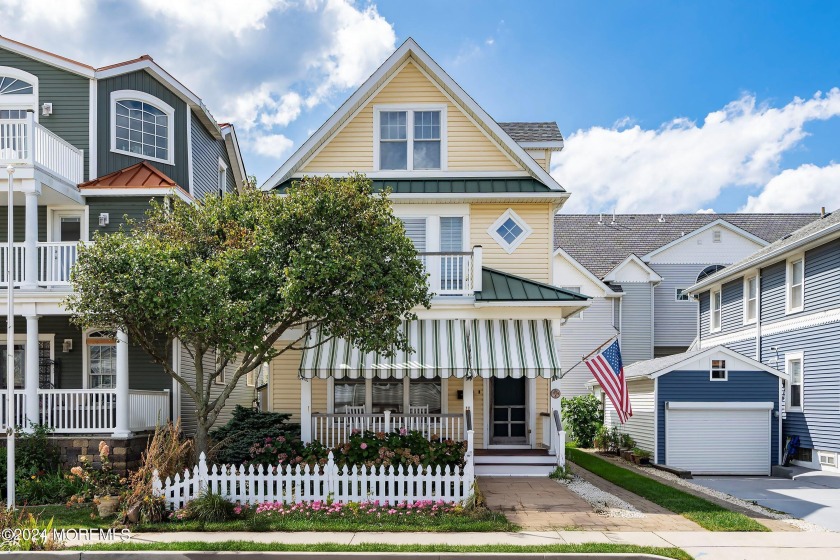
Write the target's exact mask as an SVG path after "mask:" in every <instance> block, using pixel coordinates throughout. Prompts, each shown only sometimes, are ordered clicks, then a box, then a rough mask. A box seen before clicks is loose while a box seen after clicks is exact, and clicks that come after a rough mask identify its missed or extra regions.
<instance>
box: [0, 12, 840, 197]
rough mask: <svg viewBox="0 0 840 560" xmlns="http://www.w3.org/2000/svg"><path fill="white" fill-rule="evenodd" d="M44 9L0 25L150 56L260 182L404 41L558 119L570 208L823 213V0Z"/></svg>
mask: <svg viewBox="0 0 840 560" xmlns="http://www.w3.org/2000/svg"><path fill="white" fill-rule="evenodd" d="M48 4H49V8H50V9H45V8H46V6H45V5H44V2H42V1H41V0H29V1H26V0H8V1H7V2H4V3H3V6H2V7H0V22H2V23H0V33H2V34H3V35H5V36H8V37H11V38H15V39H19V40H23V41H26V42H29V43H32V44H34V45H36V46H40V47H42V48H46V49H49V50H54V51H56V52H59V53H62V54H67V55H69V56H73V57H76V58H78V59H80V60H83V61H85V62H89V63H91V64H94V65H104V64H108V63H112V62H115V61H117V60H121V59H124V58H131V57H134V56H137V55H138V54H141V53H149V54H151V55H152V56H153V57H154V58H155V59H156V60H157V61H158V62H159V63H161V64H162V65H163V66H164V67H166V68H167V69H169V70H170V71H171V72H172V73H173V74H174V75H176V76H178V77H179V78H181V79H182V80H183V81H184V82H185V83H186V84H187V85H188V86H189V87H191V88H192V89H194V90H195V91H196V92H197V93H198V95H200V96H201V97H202V98H203V99H204V100H205V102H206V103H207V104H208V106H209V107H210V108H211V110H212V111H213V113H214V115H215V116H216V117H218V118H219V119H220V120H222V119H224V120H232V121H233V122H234V123H235V124H236V125H237V129H238V131H239V135H240V139H241V140H242V144H243V148H244V150H243V151H244V153H245V159H246V165H247V167H248V171H249V173H253V174H255V175H257V177H258V179H259V180H260V181H262V180H265V179H266V178H268V176H269V175H270V174H271V173H272V172H273V171H274V170H275V169H276V168H277V167H279V165H280V164H281V163H282V162H283V161H284V160H285V159H286V157H288V156H289V155H290V154H291V152H292V151H293V150H294V149H295V147H297V146H299V145H300V143H301V142H303V141H304V140H305V138H306V137H307V135H308V134H309V133H311V132H312V131H313V130H314V129H316V128H317V127H318V126H319V125H320V124H321V123H322V122H323V121H324V120H325V119H326V118H327V117H328V116H329V115H330V114H331V112H332V111H334V110H335V108H336V107H338V105H340V104H341V102H342V101H343V100H344V99H346V97H347V96H348V95H350V93H352V91H353V89H355V87H356V86H358V85H359V84H360V83H361V82H362V81H363V80H364V79H365V78H366V77H367V76H368V75H369V74H370V72H372V71H373V70H374V69H375V68H376V66H377V65H378V64H379V63H380V62H381V61H382V60H384V59H385V58H386V57H387V55H388V54H390V52H391V51H392V50H393V49H394V48H395V47H396V46H398V45H399V44H400V43H401V42H402V41H403V40H404V39H405V38H407V37H409V36H411V37H414V38H415V39H416V40H417V41H418V42H419V43H420V45H421V46H422V47H423V48H424V49H425V50H427V51H428V52H429V54H431V55H432V57H434V58H435V59H436V60H437V61H438V62H439V63H440V64H441V65H442V66H443V67H444V69H445V70H446V71H447V72H449V73H450V75H452V77H453V78H455V80H456V81H458V82H459V83H460V84H461V85H462V86H463V87H464V89H465V90H466V91H467V92H468V93H470V94H471V95H472V96H473V97H474V98H475V99H476V100H477V101H478V102H479V103H480V104H481V105H482V106H483V107H484V108H485V109H486V110H487V111H488V112H489V113H490V114H491V115H492V116H493V117H494V118H496V119H497V120H500V121H504V120H555V121H557V123H558V124H559V125H560V129H561V130H562V131H563V133H564V135H565V136H566V137H567V147H566V149H565V150H564V151H563V152H562V153H561V154H559V155H558V156H555V161H554V163H553V167H552V173H553V175H554V176H555V178H557V179H558V181H559V182H560V183H561V184H563V185H564V187H566V188H567V189H568V190H570V191H571V192H572V193H573V196H572V198H571V200H570V202H569V203H568V210H569V211H578V212H583V211H588V212H598V211H611V210H612V209H618V211H620V212H621V211H645V212H668V211H676V210H679V211H686V212H693V211H698V210H708V209H714V210H716V211H736V210H739V209H745V210H749V211H796V210H808V211H815V210H817V209H818V208H819V206H821V205H825V206H827V207H829V208H830V209H831V208H835V207H840V155H839V154H838V146H840V90H834V91H833V90H832V88H838V87H840V41H837V39H836V33H837V32H836V30H837V29H838V28H840V4H839V3H836V2H823V3H818V2H796V3H791V2H762V3H760V4H756V3H750V2H694V3H689V2H607V3H593V2H587V3H584V2H574V3H571V2H554V1H546V2H528V1H517V2H488V1H464V0H460V1H452V0H448V1H424V2H408V1H404V0H381V1H379V2H375V3H362V2H355V3H354V2H349V1H344V0H323V1H317V0H312V1H309V2H302V3H299V2H294V1H291V2H280V1H279V0H250V1H249V2H247V3H244V4H241V3H235V2H230V1H229V0H206V1H199V0H181V1H178V0H139V1H138V2H136V3H133V4H126V3H120V2H115V1H111V2H97V1H95V0H80V1H79V2H72V3H67V2H65V3H55V2H48ZM45 13H47V14H50V15H49V16H44V14H45ZM138 28H144V29H149V31H148V32H147V33H136V30H137V29H138ZM815 96H817V97H815ZM796 99H799V101H795V100H796Z"/></svg>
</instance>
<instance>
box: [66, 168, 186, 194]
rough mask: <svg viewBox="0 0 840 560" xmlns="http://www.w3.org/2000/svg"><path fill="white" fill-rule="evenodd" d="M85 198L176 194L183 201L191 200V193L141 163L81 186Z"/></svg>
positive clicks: (166, 176)
mask: <svg viewBox="0 0 840 560" xmlns="http://www.w3.org/2000/svg"><path fill="white" fill-rule="evenodd" d="M79 189H80V190H81V191H82V194H84V195H85V196H90V195H92V194H108V195H119V194H122V195H129V196H133V195H139V194H150V195H153V196H154V195H166V194H168V193H169V192H173V191H174V192H176V193H177V194H178V195H179V196H180V197H181V198H183V199H191V197H190V195H189V193H188V192H187V191H186V190H184V189H183V188H182V187H181V186H180V185H178V183H176V182H175V181H174V180H173V179H171V178H170V177H169V176H168V175H167V174H166V173H164V172H163V171H161V170H160V169H158V168H156V167H155V166H153V165H151V164H150V163H148V162H145V161H141V162H140V163H135V164H134V165H132V166H129V167H125V168H123V169H120V170H118V171H114V172H113V173H108V174H107V175H103V176H102V177H98V178H96V179H93V180H91V181H87V182H85V183H82V184H80V185H79Z"/></svg>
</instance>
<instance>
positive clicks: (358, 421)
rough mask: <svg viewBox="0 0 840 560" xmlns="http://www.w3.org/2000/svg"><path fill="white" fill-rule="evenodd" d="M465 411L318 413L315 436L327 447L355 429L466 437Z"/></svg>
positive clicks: (440, 436) (314, 424)
mask: <svg viewBox="0 0 840 560" xmlns="http://www.w3.org/2000/svg"><path fill="white" fill-rule="evenodd" d="M463 421H464V415H463V414H392V413H390V412H385V413H382V414H319V413H315V414H313V415H312V439H313V440H315V441H320V442H321V443H323V444H324V445H326V446H327V447H335V446H337V445H341V444H343V443H346V442H347V441H349V438H350V435H351V434H352V433H353V432H354V431H366V430H370V431H372V432H384V433H389V432H395V431H400V430H406V431H419V432H420V433H422V434H423V436H424V437H425V438H426V439H429V440H431V439H432V438H440V439H452V440H456V441H459V440H463V439H464V431H463Z"/></svg>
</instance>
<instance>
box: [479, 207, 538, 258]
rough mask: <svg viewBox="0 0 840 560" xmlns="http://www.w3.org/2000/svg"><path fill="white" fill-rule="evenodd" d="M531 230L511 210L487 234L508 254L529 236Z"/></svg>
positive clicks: (500, 217)
mask: <svg viewBox="0 0 840 560" xmlns="http://www.w3.org/2000/svg"><path fill="white" fill-rule="evenodd" d="M531 232H532V229H531V228H530V227H529V226H528V224H526V223H525V221H524V220H523V219H522V218H520V217H519V216H518V215H517V214H516V212H514V211H513V210H511V209H508V210H507V211H505V213H504V214H502V215H501V216H499V218H498V219H497V220H496V221H495V222H494V223H493V225H491V226H490V228H488V230H487V233H489V234H490V237H492V238H493V239H495V240H496V243H498V244H499V245H501V246H502V248H503V249H504V250H505V251H507V252H508V253H513V252H514V251H515V250H516V248H517V247H519V245H520V244H521V243H522V242H523V241H525V240H526V239H527V238H528V236H529V235H531Z"/></svg>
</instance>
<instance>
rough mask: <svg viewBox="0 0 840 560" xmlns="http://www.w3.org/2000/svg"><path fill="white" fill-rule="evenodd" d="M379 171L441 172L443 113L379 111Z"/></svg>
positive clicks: (435, 110)
mask: <svg viewBox="0 0 840 560" xmlns="http://www.w3.org/2000/svg"><path fill="white" fill-rule="evenodd" d="M376 114H377V115H378V124H377V126H378V138H379V139H378V142H377V146H378V150H379V154H378V161H377V162H376V163H377V166H378V168H379V169H380V170H383V171H385V170H394V171H413V170H426V169H442V160H443V157H444V156H443V136H444V123H443V120H444V111H443V110H442V109H434V110H379V111H377V113H376Z"/></svg>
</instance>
